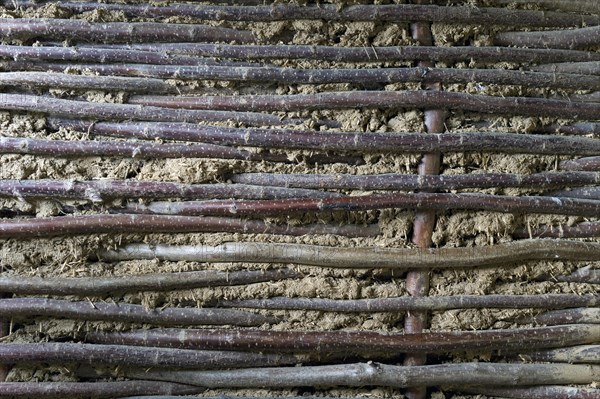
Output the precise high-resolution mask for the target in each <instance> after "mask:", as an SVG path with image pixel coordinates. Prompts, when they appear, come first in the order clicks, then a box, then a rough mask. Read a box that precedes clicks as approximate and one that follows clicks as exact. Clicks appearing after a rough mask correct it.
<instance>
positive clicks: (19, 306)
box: [0, 298, 274, 326]
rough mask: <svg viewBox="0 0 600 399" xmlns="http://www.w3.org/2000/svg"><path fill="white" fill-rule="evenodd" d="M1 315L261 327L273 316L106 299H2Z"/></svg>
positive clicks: (14, 317) (161, 323)
mask: <svg viewBox="0 0 600 399" xmlns="http://www.w3.org/2000/svg"><path fill="white" fill-rule="evenodd" d="M0 315H1V316H2V317H10V318H13V319H18V320H22V319H27V318H31V317H58V318H66V319H74V320H103V321H104V320H105V321H111V322H123V323H147V324H154V325H161V326H174V325H225V324H229V325H237V326H259V325H261V324H264V323H270V322H273V321H274V319H273V318H269V317H265V316H261V315H258V314H254V313H249V312H241V311H237V310H230V309H208V308H203V309H193V308H191V309H190V308H164V309H150V310H148V309H146V308H145V307H144V306H142V305H130V304H128V303H114V304H110V303H105V302H91V301H81V302H71V301H64V300H58V299H41V298H11V299H0Z"/></svg>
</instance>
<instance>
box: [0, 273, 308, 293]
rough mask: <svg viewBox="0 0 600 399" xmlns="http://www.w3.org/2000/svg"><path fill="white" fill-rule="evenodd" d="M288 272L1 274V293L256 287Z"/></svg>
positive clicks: (289, 276)
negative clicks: (92, 275)
mask: <svg viewBox="0 0 600 399" xmlns="http://www.w3.org/2000/svg"><path fill="white" fill-rule="evenodd" d="M300 277H302V274H300V273H299V272H296V271H294V270H291V269H284V268H281V269H273V270H257V271H253V270H242V271H232V272H222V271H218V270H201V271H193V272H179V273H148V274H140V275H128V276H127V278H124V277H122V276H111V277H71V278H69V277H25V276H16V275H9V274H7V273H4V274H3V275H2V276H0V292H5V293H12V294H17V295H78V296H87V295H89V296H101V295H105V294H108V293H126V292H139V291H172V290H184V289H195V288H201V287H218V286H234V285H246V284H256V283H261V282H268V281H278V280H283V279H294V278H300Z"/></svg>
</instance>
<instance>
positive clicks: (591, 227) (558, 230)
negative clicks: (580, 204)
mask: <svg viewBox="0 0 600 399" xmlns="http://www.w3.org/2000/svg"><path fill="white" fill-rule="evenodd" d="M511 236H512V237H513V238H590V237H598V236H600V222H584V223H579V224H576V225H574V226H563V225H558V226H553V225H542V226H539V227H530V228H529V227H524V228H520V229H518V230H515V231H513V232H512V233H511Z"/></svg>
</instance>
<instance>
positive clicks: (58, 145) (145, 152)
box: [0, 137, 288, 162]
mask: <svg viewBox="0 0 600 399" xmlns="http://www.w3.org/2000/svg"><path fill="white" fill-rule="evenodd" d="M0 154H30V155H40V156H52V157H63V158H64V157H126V158H141V159H153V158H221V159H243V160H248V161H273V162H288V158H287V155H285V154H271V153H264V154H263V153H254V152H250V151H244V150H238V149H237V148H232V147H226V146H222V145H215V144H203V143H202V144H200V143H198V144H175V143H148V142H133V141H95V140H77V141H73V140H45V139H30V138H16V137H15V138H13V137H0Z"/></svg>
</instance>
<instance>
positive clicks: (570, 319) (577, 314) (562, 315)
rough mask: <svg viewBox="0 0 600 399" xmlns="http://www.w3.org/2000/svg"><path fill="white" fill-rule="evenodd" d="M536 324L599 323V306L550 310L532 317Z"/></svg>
mask: <svg viewBox="0 0 600 399" xmlns="http://www.w3.org/2000/svg"><path fill="white" fill-rule="evenodd" d="M533 321H534V322H535V323H538V324H548V325H557V324H571V323H596V324H600V308H597V307H595V308H573V309H563V310H552V311H549V312H545V313H542V314H539V315H536V316H534V317H533Z"/></svg>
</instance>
